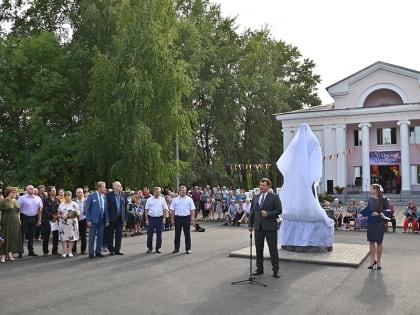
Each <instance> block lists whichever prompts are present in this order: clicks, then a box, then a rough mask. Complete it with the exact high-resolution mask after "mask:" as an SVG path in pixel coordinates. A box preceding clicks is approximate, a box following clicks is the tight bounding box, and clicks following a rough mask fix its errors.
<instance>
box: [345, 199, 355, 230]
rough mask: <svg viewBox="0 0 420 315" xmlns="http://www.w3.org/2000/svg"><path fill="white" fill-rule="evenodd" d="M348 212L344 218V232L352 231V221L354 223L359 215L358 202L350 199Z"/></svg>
mask: <svg viewBox="0 0 420 315" xmlns="http://www.w3.org/2000/svg"><path fill="white" fill-rule="evenodd" d="M346 210H347V211H346V214H345V216H344V218H343V231H350V221H353V220H354V218H355V217H356V215H357V209H356V200H354V199H350V202H349V206H348V207H347V209H346Z"/></svg>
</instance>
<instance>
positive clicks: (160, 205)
mask: <svg viewBox="0 0 420 315" xmlns="http://www.w3.org/2000/svg"><path fill="white" fill-rule="evenodd" d="M145 208H146V210H147V213H148V215H150V216H151V217H161V216H163V210H165V209H168V206H167V204H166V201H165V199H164V198H163V197H157V198H156V197H154V196H153V197H150V198H149V199H147V201H146V207H145Z"/></svg>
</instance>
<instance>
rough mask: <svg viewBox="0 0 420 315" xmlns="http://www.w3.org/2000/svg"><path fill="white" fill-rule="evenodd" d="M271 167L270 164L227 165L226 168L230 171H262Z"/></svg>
mask: <svg viewBox="0 0 420 315" xmlns="http://www.w3.org/2000/svg"><path fill="white" fill-rule="evenodd" d="M272 166H273V165H272V164H239V163H236V164H227V167H228V168H229V169H230V170H231V171H234V170H245V171H248V170H264V169H270V168H271V167H272Z"/></svg>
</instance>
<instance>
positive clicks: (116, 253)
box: [115, 252, 124, 256]
mask: <svg viewBox="0 0 420 315" xmlns="http://www.w3.org/2000/svg"><path fill="white" fill-rule="evenodd" d="M115 255H118V256H122V255H124V253H121V252H115Z"/></svg>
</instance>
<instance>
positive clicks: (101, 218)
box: [86, 182, 109, 258]
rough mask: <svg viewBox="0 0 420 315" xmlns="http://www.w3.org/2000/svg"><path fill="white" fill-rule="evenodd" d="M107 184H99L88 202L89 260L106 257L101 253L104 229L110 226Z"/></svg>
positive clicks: (88, 198) (89, 196)
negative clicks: (106, 194) (106, 193)
mask: <svg viewBox="0 0 420 315" xmlns="http://www.w3.org/2000/svg"><path fill="white" fill-rule="evenodd" d="M105 192H106V183H105V182H98V183H97V184H96V192H94V193H91V194H89V195H88V197H87V200H86V225H87V227H88V228H90V230H89V258H93V257H94V253H95V255H96V256H97V257H104V255H103V254H102V253H101V249H102V243H103V237H104V229H105V226H108V225H109V218H108V202H107V198H106V196H105ZM96 232H97V233H98V235H97V237H96V250H95V251H94V243H95V236H96Z"/></svg>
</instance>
